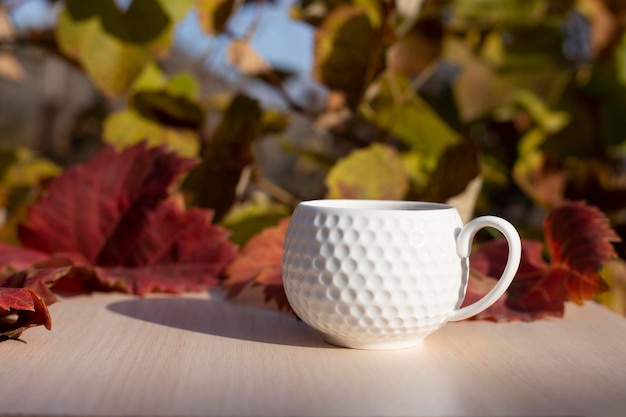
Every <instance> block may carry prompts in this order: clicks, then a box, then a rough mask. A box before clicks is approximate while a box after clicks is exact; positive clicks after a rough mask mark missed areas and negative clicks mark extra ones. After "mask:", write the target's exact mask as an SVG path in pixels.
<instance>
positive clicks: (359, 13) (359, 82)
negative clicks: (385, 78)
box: [313, 5, 381, 103]
mask: <svg viewBox="0 0 626 417" xmlns="http://www.w3.org/2000/svg"><path fill="white" fill-rule="evenodd" d="M370 15H371V10H370V9H368V8H364V7H359V6H349V5H347V6H341V7H338V8H336V9H335V10H334V11H333V12H332V13H331V14H330V15H329V16H328V18H327V19H326V20H324V22H323V23H322V26H321V27H320V29H319V30H318V31H317V34H316V38H315V64H314V68H313V75H314V77H315V78H316V79H317V80H318V81H320V82H321V83H323V84H325V86H326V87H328V88H329V89H331V90H337V91H342V92H345V93H346V94H347V96H348V103H355V102H356V101H357V100H358V99H359V98H360V96H361V93H362V91H363V89H364V88H365V83H366V81H367V80H366V77H367V74H368V71H369V69H370V66H372V65H376V64H378V63H379V62H380V61H379V58H381V57H375V56H372V54H374V53H376V51H375V50H374V49H375V48H374V49H373V48H372V45H373V43H374V39H375V37H376V27H375V22H373V21H372V19H371V17H370Z"/></svg>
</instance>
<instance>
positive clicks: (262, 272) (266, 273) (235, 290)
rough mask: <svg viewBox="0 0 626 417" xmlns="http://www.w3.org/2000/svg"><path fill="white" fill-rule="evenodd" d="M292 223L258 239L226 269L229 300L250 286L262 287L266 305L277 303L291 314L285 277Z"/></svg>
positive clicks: (286, 221)
mask: <svg viewBox="0 0 626 417" xmlns="http://www.w3.org/2000/svg"><path fill="white" fill-rule="evenodd" d="M288 225H289V219H282V220H281V221H280V222H279V223H278V225H277V226H273V227H268V228H266V229H264V230H263V231H262V232H261V233H259V234H257V235H256V236H254V237H253V238H252V239H250V240H249V241H248V243H246V245H245V246H244V247H243V249H242V250H241V252H240V254H239V257H238V258H237V259H236V260H235V261H234V262H233V263H232V264H230V266H229V267H228V268H227V269H226V276H227V279H226V281H225V283H224V285H225V286H226V288H227V290H228V296H229V297H235V296H236V295H238V294H239V293H240V292H241V291H243V289H244V288H246V287H247V286H248V285H250V284H252V285H262V286H263V287H264V288H263V293H264V294H265V301H266V302H269V301H271V300H273V301H275V302H276V304H277V305H278V309H279V310H282V309H286V310H291V308H290V306H289V302H288V301H287V296H286V295H285V290H284V287H283V277H282V254H283V243H284V241H285V234H286V233H287V226H288Z"/></svg>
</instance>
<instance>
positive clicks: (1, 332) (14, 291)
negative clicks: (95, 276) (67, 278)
mask: <svg viewBox="0 0 626 417" xmlns="http://www.w3.org/2000/svg"><path fill="white" fill-rule="evenodd" d="M69 270H70V268H68V267H66V268H43V269H28V270H23V271H18V272H13V273H10V274H8V275H6V276H3V277H1V278H0V341H2V340H6V339H17V338H19V337H20V335H21V334H22V332H23V331H24V330H26V329H28V328H31V327H36V326H42V325H43V326H45V327H46V328H47V329H48V330H50V329H51V327H52V320H51V318H50V313H49V311H48V307H47V306H49V305H51V304H53V303H55V302H56V301H57V299H56V297H55V296H54V294H52V292H51V291H50V290H49V288H48V287H49V286H50V285H52V284H53V283H54V282H55V281H57V280H58V279H60V278H61V277H63V276H64V275H66V274H67V273H68V272H69Z"/></svg>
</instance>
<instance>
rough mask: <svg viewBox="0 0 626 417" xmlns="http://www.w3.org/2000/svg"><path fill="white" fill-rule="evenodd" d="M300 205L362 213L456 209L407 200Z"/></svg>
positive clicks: (345, 200)
mask: <svg viewBox="0 0 626 417" xmlns="http://www.w3.org/2000/svg"><path fill="white" fill-rule="evenodd" d="M298 205H299V206H304V207H311V208H319V209H331V210H360V211H380V210H388V211H406V212H411V211H435V210H450V209H454V207H453V206H451V205H449V204H443V203H433V202H428V201H407V200H366V199H354V200H353V199H318V200H307V201H301V202H300V203H298Z"/></svg>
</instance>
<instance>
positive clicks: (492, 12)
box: [450, 0, 549, 29]
mask: <svg viewBox="0 0 626 417" xmlns="http://www.w3.org/2000/svg"><path fill="white" fill-rule="evenodd" d="M548 6H549V2H548V1H545V0H453V1H452V5H451V13H450V15H451V16H452V21H451V22H450V24H451V26H453V27H454V28H457V29H460V28H468V27H473V28H491V27H494V26H497V27H512V26H513V27H514V26H527V25H532V24H533V23H537V22H539V21H541V20H542V19H543V18H544V16H545V15H546V12H547V8H548Z"/></svg>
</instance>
